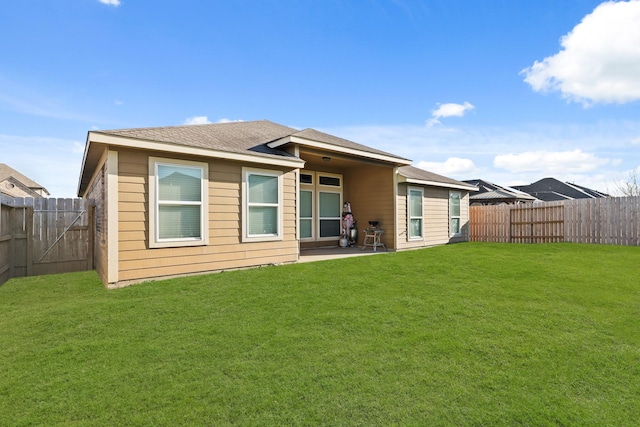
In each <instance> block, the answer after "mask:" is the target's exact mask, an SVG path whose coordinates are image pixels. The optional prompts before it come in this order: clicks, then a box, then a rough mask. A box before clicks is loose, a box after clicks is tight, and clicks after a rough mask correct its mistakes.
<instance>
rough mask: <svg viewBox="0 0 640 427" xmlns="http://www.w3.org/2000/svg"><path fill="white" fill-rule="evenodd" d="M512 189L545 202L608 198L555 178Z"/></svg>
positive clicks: (516, 186) (602, 194)
mask: <svg viewBox="0 0 640 427" xmlns="http://www.w3.org/2000/svg"><path fill="white" fill-rule="evenodd" d="M512 187H513V188H515V189H518V190H520V191H524V192H526V193H528V194H530V195H532V196H534V197H536V198H538V199H540V200H543V201H545V202H551V201H556V200H572V199H595V198H599V197H609V195H608V194H605V193H601V192H599V191H597V190H592V189H590V188H586V187H582V186H579V185H576V184H571V183H568V182H562V181H559V180H557V179H555V178H543V179H541V180H539V181H536V182H534V183H532V184H529V185H514V186H512Z"/></svg>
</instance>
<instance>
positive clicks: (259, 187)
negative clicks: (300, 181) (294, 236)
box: [243, 170, 282, 241]
mask: <svg viewBox="0 0 640 427" xmlns="http://www.w3.org/2000/svg"><path fill="white" fill-rule="evenodd" d="M243 238H244V241H259V240H277V239H280V238H282V173H280V172H274V171H258V170H245V173H244V191H243Z"/></svg>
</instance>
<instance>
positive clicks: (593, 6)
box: [0, 0, 640, 197]
mask: <svg viewBox="0 0 640 427" xmlns="http://www.w3.org/2000/svg"><path fill="white" fill-rule="evenodd" d="M638 22H640V0H629V1H620V2H605V3H603V2H601V1H590V0H562V1H558V0H535V1H524V0H523V1H513V0H492V1H484V0H474V1H470V0H469V1H463V0H432V1H417V0H415V1H413V0H322V1H311V0H308V1H305V0H296V1H293V0H291V1H290V0H259V1H258V0H256V1H243V0H237V1H227V2H222V1H220V2H218V1H215V2H213V1H212V2H209V1H196V0H182V1H179V2H177V1H164V0H158V1H135V0H65V1H59V0H21V1H9V0H2V1H0V51H1V52H2V55H1V56H0V162H1V163H7V164H9V165H10V166H12V167H14V168H15V169H17V170H19V171H20V172H22V173H23V174H25V175H27V176H29V177H30V178H32V179H34V180H35V181H37V182H39V183H40V184H41V185H44V186H45V187H46V188H47V189H48V190H49V191H50V193H51V194H52V196H55V197H72V196H75V192H76V188H77V182H78V176H79V173H80V167H81V162H82V150H83V147H84V143H85V139H86V135H87V132H88V131H90V130H93V129H117V128H130V127H149V126H171V125H182V124H188V123H207V122H211V123H216V122H220V121H228V120H261V119H268V120H272V121H274V122H277V123H281V124H284V125H288V126H292V127H295V128H300V129H302V128H307V127H311V128H315V129H318V130H321V131H325V132H328V133H331V134H334V135H337V136H340V137H343V138H347V139H350V140H353V141H355V142H359V143H362V144H366V145H370V146H372V147H375V148H378V149H382V150H386V151H390V152H392V153H395V154H399V155H402V156H404V157H408V158H410V159H413V160H414V164H415V165H416V166H419V167H422V168H425V169H427V170H431V171H433V172H437V173H441V174H444V175H447V176H450V177H452V178H456V179H473V178H482V179H486V180H489V181H493V182H496V183H498V184H502V185H516V184H528V183H531V182H533V181H537V180H538V179H541V178H544V177H548V176H553V177H556V178H558V179H561V180H566V181H570V182H575V183H578V184H581V185H585V186H588V187H592V188H596V189H599V190H602V191H609V192H611V193H615V183H616V182H618V181H620V180H623V179H624V178H625V176H626V175H627V174H628V173H629V171H631V170H632V169H634V168H636V167H638V166H640V28H636V27H640V26H639V25H637V23H638Z"/></svg>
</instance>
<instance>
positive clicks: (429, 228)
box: [397, 184, 469, 250]
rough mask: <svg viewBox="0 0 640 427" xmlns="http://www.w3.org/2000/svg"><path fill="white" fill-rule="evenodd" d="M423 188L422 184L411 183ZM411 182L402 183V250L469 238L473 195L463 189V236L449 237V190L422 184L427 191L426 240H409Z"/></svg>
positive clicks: (399, 197) (400, 227)
mask: <svg viewBox="0 0 640 427" xmlns="http://www.w3.org/2000/svg"><path fill="white" fill-rule="evenodd" d="M411 186H416V187H420V186H418V185H411ZM407 188H408V186H407V184H400V185H398V195H397V209H398V249H399V250H402V249H414V248H421V247H427V246H435V245H442V244H446V243H453V242H461V241H467V240H469V237H468V236H469V233H468V230H469V194H468V193H465V192H461V196H462V198H461V200H460V221H461V224H462V235H461V236H459V237H451V238H450V237H449V189H446V188H438V187H428V186H422V188H423V190H424V200H423V205H422V206H423V209H424V224H423V230H424V239H423V240H408V239H407Z"/></svg>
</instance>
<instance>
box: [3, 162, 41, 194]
mask: <svg viewBox="0 0 640 427" xmlns="http://www.w3.org/2000/svg"><path fill="white" fill-rule="evenodd" d="M9 177H13V178H15V179H16V180H18V181H20V182H21V183H22V184H24V185H25V186H26V187H28V188H31V189H42V190H44V191H45V192H46V193H47V194H49V192H48V191H47V189H46V188H44V187H43V186H42V185H40V184H38V183H37V182H35V181H34V180H32V179H31V178H29V177H27V176H25V175H23V174H21V173H20V172H18V171H17V170H15V169H14V168H12V167H11V166H9V165H6V164H4V163H0V181H4V180H5V179H7V178H9Z"/></svg>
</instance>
